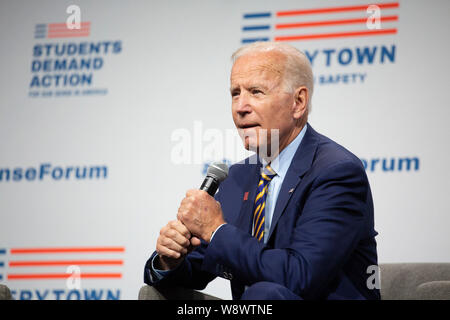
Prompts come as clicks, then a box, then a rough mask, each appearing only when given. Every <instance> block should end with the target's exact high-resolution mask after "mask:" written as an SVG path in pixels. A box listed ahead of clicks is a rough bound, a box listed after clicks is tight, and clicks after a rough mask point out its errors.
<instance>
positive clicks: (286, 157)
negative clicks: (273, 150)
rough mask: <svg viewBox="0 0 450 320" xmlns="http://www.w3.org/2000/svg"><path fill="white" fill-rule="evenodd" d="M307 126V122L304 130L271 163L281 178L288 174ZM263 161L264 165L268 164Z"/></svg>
mask: <svg viewBox="0 0 450 320" xmlns="http://www.w3.org/2000/svg"><path fill="white" fill-rule="evenodd" d="M307 126H308V125H307V124H305V126H304V127H303V129H302V131H300V133H299V134H298V135H297V137H295V139H294V140H292V141H291V143H289V144H288V145H287V146H286V148H284V149H283V151H281V153H280V154H279V155H278V156H277V157H276V158H275V159H273V161H272V162H271V163H270V167H271V168H272V169H273V171H275V172H276V173H277V175H278V176H279V177H280V178H281V179H284V176H285V175H286V173H287V171H288V169H289V166H290V165H291V162H292V159H293V158H294V155H295V152H296V151H297V149H298V147H299V146H300V143H301V142H302V140H303V137H304V136H305V132H306V128H307ZM261 163H262V164H263V166H264V167H265V166H266V165H267V161H266V160H264V159H261Z"/></svg>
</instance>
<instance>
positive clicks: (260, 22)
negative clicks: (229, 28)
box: [241, 2, 399, 85]
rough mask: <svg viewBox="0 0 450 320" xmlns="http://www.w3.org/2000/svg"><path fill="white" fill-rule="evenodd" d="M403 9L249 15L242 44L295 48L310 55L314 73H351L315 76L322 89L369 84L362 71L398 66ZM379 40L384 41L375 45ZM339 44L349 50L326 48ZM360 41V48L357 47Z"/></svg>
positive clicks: (368, 7)
mask: <svg viewBox="0 0 450 320" xmlns="http://www.w3.org/2000/svg"><path fill="white" fill-rule="evenodd" d="M398 8H399V3H398V2H389V3H374V4H362V5H353V6H338V7H322V8H308V9H304V8H303V9H295V10H279V11H257V12H246V13H244V14H243V15H242V19H243V20H242V29H241V30H242V38H241V43H242V44H247V43H252V42H255V41H281V42H290V43H291V44H292V45H294V46H296V47H298V48H299V49H301V50H302V51H303V52H304V53H305V54H306V56H307V57H308V59H309V60H310V62H311V64H312V66H313V68H314V67H320V68H331V69H333V68H339V67H344V68H346V69H348V71H346V72H339V73H326V74H318V75H315V77H314V78H315V83H316V84H319V85H331V84H358V83H364V82H365V81H366V79H367V76H368V73H367V71H365V70H364V69H362V70H361V68H366V67H368V66H372V65H383V64H387V63H395V59H396V45H395V42H394V40H395V36H396V34H397V23H398V20H399V15H398V12H397V11H398ZM377 38H378V39H379V40H378V41H376V42H374V41H375V40H374V39H377ZM336 39H340V42H341V43H342V44H343V45H342V46H339V47H337V46H331V45H330V47H328V48H323V47H324V44H326V43H327V42H328V43H330V42H332V41H330V40H336ZM346 39H350V42H348V41H347V40H346ZM354 39H356V40H357V41H358V45H354V44H353V45H351V43H352V40H353V41H354ZM366 39H372V40H366ZM318 42H319V43H320V48H317V49H316V48H314V46H315V43H318ZM332 43H336V42H332ZM347 43H348V44H347ZM359 43H360V44H359ZM366 43H367V44H366ZM373 43H376V44H373ZM311 48H313V49H311ZM350 70H351V71H350Z"/></svg>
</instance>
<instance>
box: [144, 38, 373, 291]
mask: <svg viewBox="0 0 450 320" xmlns="http://www.w3.org/2000/svg"><path fill="white" fill-rule="evenodd" d="M312 91H313V75H312V70H311V66H310V64H309V61H308V59H307V58H306V56H305V55H304V54H303V53H301V52H300V51H298V50H297V49H295V48H294V47H292V46H289V45H286V44H280V43H270V42H266V43H254V44H251V45H247V46H244V47H242V48H241V49H239V50H238V51H237V52H236V53H234V55H233V68H232V72H231V97H232V114H233V120H234V123H235V125H236V127H237V129H238V131H239V133H240V135H241V137H242V139H243V142H244V146H245V148H246V149H248V150H253V151H255V152H256V154H255V155H254V156H252V157H250V158H248V159H246V160H244V161H242V162H241V163H237V164H235V165H233V166H232V167H231V168H230V172H229V176H228V178H227V179H226V180H225V181H224V182H223V183H222V184H221V186H220V189H219V192H218V193H217V194H216V196H215V198H213V197H211V196H209V195H208V194H207V193H206V192H204V191H200V190H189V191H188V192H187V193H186V197H185V198H184V199H183V200H182V202H181V204H180V207H179V210H178V215H177V218H178V219H177V220H174V221H171V222H169V223H168V224H167V225H166V226H165V227H163V228H162V229H161V232H160V236H159V238H158V240H157V244H156V251H155V252H154V253H153V255H152V256H151V257H150V259H149V260H148V262H147V263H146V266H145V271H144V281H145V282H146V283H147V284H149V285H151V286H153V287H154V288H156V289H157V290H162V291H163V290H165V289H167V288H174V287H183V288H191V289H203V288H205V286H206V285H207V284H208V283H209V282H210V281H211V280H213V279H214V278H215V277H216V276H220V277H224V278H226V279H229V280H230V281H231V289H232V295H233V298H234V299H379V298H380V294H379V291H378V289H372V287H371V286H368V285H367V282H368V278H369V276H370V274H368V273H367V269H368V267H369V266H372V265H376V264H377V251H376V241H375V236H376V235H377V233H376V231H375V230H374V216H373V203H372V196H371V191H370V186H369V182H368V180H367V176H366V174H365V170H364V167H363V165H362V163H361V161H360V160H359V159H358V158H357V157H356V156H354V155H353V154H352V153H351V152H349V151H348V150H346V149H345V148H343V147H342V146H340V145H338V144H337V143H335V142H334V141H332V140H330V139H329V138H327V137H325V136H323V135H321V134H319V133H317V132H316V131H314V129H313V128H312V127H311V125H310V124H309V123H308V122H307V118H308V113H309V111H310V105H311V96H312ZM274 141H275V142H274ZM274 144H275V145H277V146H278V148H275V150H274V149H273V148H272V147H273V145H274ZM262 150H265V152H261V151H262ZM268 150H270V152H268Z"/></svg>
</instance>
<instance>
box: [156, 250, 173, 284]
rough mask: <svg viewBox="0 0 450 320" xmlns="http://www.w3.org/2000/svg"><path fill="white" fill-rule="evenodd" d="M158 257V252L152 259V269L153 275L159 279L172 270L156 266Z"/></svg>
mask: <svg viewBox="0 0 450 320" xmlns="http://www.w3.org/2000/svg"><path fill="white" fill-rule="evenodd" d="M157 257H158V255H157V254H156V255H155V256H154V257H153V259H152V271H153V275H154V276H155V277H156V279H157V280H161V279H163V278H164V277H165V276H167V275H168V274H169V273H170V272H171V271H172V270H160V269H157V268H155V259H156V258H157Z"/></svg>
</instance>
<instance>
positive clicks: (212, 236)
mask: <svg viewBox="0 0 450 320" xmlns="http://www.w3.org/2000/svg"><path fill="white" fill-rule="evenodd" d="M224 225H226V223H222V224H221V225H220V226H218V227H217V228H216V230H214V232H213V233H212V234H211V239H210V240H209V242H211V241H212V239H213V238H214V235H215V234H216V232H217V230H219V229H220V227H222V226H224Z"/></svg>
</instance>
